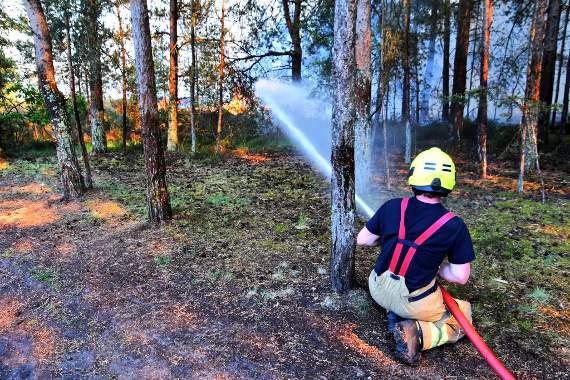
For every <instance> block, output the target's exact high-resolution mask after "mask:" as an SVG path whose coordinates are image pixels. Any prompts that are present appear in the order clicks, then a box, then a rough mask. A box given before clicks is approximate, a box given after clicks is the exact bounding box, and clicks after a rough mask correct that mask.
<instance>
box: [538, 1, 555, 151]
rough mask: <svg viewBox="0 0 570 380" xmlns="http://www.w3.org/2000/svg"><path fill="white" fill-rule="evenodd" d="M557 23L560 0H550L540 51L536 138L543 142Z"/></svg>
mask: <svg viewBox="0 0 570 380" xmlns="http://www.w3.org/2000/svg"><path fill="white" fill-rule="evenodd" d="M559 25H560V0H550V2H549V5H548V19H547V21H546V31H545V33H546V34H545V36H544V45H543V46H544V47H543V51H542V73H541V76H540V102H541V103H542V107H541V111H540V113H539V117H538V138H539V141H542V142H544V143H548V122H549V121H550V110H549V108H548V107H549V106H550V105H552V90H553V87H554V71H555V69H556V50H557V44H558V29H559Z"/></svg>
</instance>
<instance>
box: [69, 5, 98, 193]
mask: <svg viewBox="0 0 570 380" xmlns="http://www.w3.org/2000/svg"><path fill="white" fill-rule="evenodd" d="M64 12H65V38H66V39H67V67H68V70H69V92H70V93H71V94H70V95H71V106H72V108H73V117H74V120H75V128H76V129H77V140H78V141H79V145H80V146H81V157H82V158H83V166H85V186H86V187H87V188H88V189H92V188H93V179H92V178H91V165H90V164H89V154H88V153H87V147H86V146H85V139H84V137H83V126H82V125H81V118H80V117H79V109H78V108H77V96H76V95H75V70H74V66H73V59H72V55H71V33H70V32H69V29H70V28H71V26H70V25H69V12H68V11H64Z"/></svg>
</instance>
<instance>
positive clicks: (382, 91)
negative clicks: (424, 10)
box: [368, 0, 390, 189]
mask: <svg viewBox="0 0 570 380" xmlns="http://www.w3.org/2000/svg"><path fill="white" fill-rule="evenodd" d="M378 12H379V13H380V22H379V23H378V34H379V35H380V36H381V38H380V40H381V43H380V49H379V51H378V58H377V61H376V62H377V65H378V66H377V72H378V82H377V87H376V102H375V104H376V113H375V114H374V131H375V132H376V131H378V128H379V127H380V125H381V126H382V138H383V142H382V143H383V149H382V155H383V158H384V164H385V170H386V186H387V188H388V189H390V168H389V163H388V133H387V130H386V124H387V123H386V118H384V114H386V115H387V113H386V112H385V111H386V110H387V105H386V107H384V102H385V99H387V98H388V96H387V94H386V92H387V88H386V87H387V80H388V78H387V75H386V70H385V69H384V57H385V53H386V37H385V30H384V20H385V13H386V8H385V3H384V0H381V1H380V2H379V10H378ZM376 140H377V139H376V134H374V138H372V141H371V143H372V144H375V142H376ZM375 156H376V149H374V145H372V148H370V149H369V157H368V160H369V162H370V163H372V160H373V157H375ZM371 166H372V165H371Z"/></svg>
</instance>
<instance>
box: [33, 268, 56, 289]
mask: <svg viewBox="0 0 570 380" xmlns="http://www.w3.org/2000/svg"><path fill="white" fill-rule="evenodd" d="M31 272H32V277H33V278H34V279H36V280H38V281H42V282H45V283H47V284H50V285H53V283H54V282H55V278H56V274H55V271H54V269H53V268H50V267H34V268H32V269H31Z"/></svg>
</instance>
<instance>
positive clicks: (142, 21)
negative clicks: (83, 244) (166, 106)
mask: <svg viewBox="0 0 570 380" xmlns="http://www.w3.org/2000/svg"><path fill="white" fill-rule="evenodd" d="M130 4H131V23H132V26H133V44H134V49H135V66H136V73H137V85H138V97H139V112H140V117H141V128H142V130H141V132H142V133H141V134H142V140H143V153H144V160H145V167H146V201H147V211H148V219H149V220H150V221H151V222H155V223H160V222H162V221H165V220H168V219H170V218H171V217H172V211H171V208H170V200H169V196H168V189H167V187H166V164H165V162H164V152H163V151H162V146H161V145H160V128H159V126H158V107H157V102H156V83H155V79H154V62H153V60H152V47H151V39H150V26H149V18H148V9H147V5H146V0H130Z"/></svg>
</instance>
